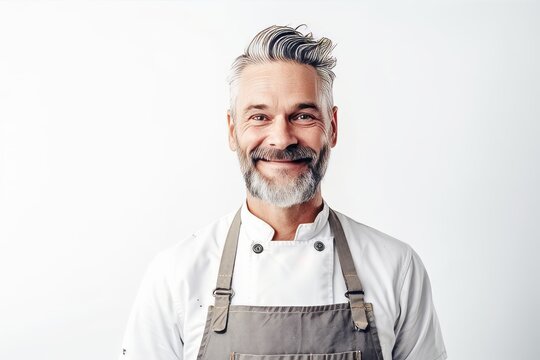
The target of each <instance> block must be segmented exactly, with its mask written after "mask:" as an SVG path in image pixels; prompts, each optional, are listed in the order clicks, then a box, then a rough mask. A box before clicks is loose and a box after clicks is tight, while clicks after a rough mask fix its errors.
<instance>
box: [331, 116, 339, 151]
mask: <svg viewBox="0 0 540 360" xmlns="http://www.w3.org/2000/svg"><path fill="white" fill-rule="evenodd" d="M330 131H331V134H330V146H331V147H334V146H336V143H337V135H338V107H337V106H334V107H332V119H330Z"/></svg>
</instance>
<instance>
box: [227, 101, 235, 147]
mask: <svg viewBox="0 0 540 360" xmlns="http://www.w3.org/2000/svg"><path fill="white" fill-rule="evenodd" d="M227 128H228V129H229V131H228V133H229V148H230V149H231V150H232V151H236V149H237V148H238V144H237V143H236V134H235V131H236V130H235V128H234V119H233V117H232V116H231V110H227Z"/></svg>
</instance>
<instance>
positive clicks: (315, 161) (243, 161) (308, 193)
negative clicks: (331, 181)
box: [236, 144, 330, 208]
mask: <svg viewBox="0 0 540 360" xmlns="http://www.w3.org/2000/svg"><path fill="white" fill-rule="evenodd" d="M268 152H269V153H272V154H275V156H273V157H275V158H278V159H291V160H293V159H298V158H303V157H305V155H310V157H311V161H310V162H309V163H308V169H307V170H306V171H305V172H304V173H302V174H301V175H300V176H298V177H296V178H292V179H291V181H289V182H287V183H284V184H279V183H276V182H274V181H273V180H272V179H268V178H267V177H265V176H264V175H262V174H261V173H260V172H259V170H257V168H256V167H255V162H256V161H257V160H256V158H257V157H258V155H257V154H265V153H268ZM236 154H237V156H238V160H239V162H240V170H241V171H242V175H243V176H244V181H245V183H246V188H247V190H248V192H249V193H250V194H251V195H252V196H253V197H255V198H258V199H261V200H263V201H265V202H267V203H270V204H272V205H274V206H277V207H281V208H288V207H291V206H294V205H298V204H302V203H305V202H307V201H309V200H311V199H313V197H314V196H315V194H316V193H317V191H318V190H319V188H320V183H321V180H322V178H323V177H324V174H325V172H326V168H327V167H328V160H329V158H330V147H329V146H328V144H324V146H323V147H322V149H321V151H320V152H319V153H318V154H317V153H316V152H315V151H314V150H313V149H311V148H307V147H301V146H298V145H292V146H290V147H288V148H287V149H286V150H283V151H280V150H266V149H260V148H256V149H254V150H253V151H252V152H251V154H250V155H249V156H248V155H247V154H246V153H245V152H243V151H242V150H240V149H238V150H237V152H236ZM261 156H262V155H261ZM262 157H264V156H262ZM259 161H263V160H259ZM278 177H284V178H288V177H290V175H289V173H288V171H286V170H283V171H281V174H278Z"/></svg>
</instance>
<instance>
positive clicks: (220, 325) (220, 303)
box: [212, 208, 242, 332]
mask: <svg viewBox="0 0 540 360" xmlns="http://www.w3.org/2000/svg"><path fill="white" fill-rule="evenodd" d="M241 210H242V208H240V209H238V211H237V212H236V215H235V216H234V219H233V221H232V224H231V227H230V228H229V232H228V233H227V239H226V240H225V245H224V246H223V254H222V255H221V263H220V265H219V274H218V279H217V284H216V288H215V289H214V297H215V298H216V300H215V304H214V312H213V315H212V330H213V331H215V332H223V331H225V329H226V328H227V319H228V317H229V305H230V304H231V298H232V297H233V295H234V291H233V290H232V288H231V284H232V274H233V271H234V261H235V259H236V248H237V247H238V235H239V234H240V224H241V223H242V221H241V219H240V213H241Z"/></svg>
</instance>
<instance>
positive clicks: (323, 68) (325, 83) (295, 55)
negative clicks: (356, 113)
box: [227, 24, 336, 120]
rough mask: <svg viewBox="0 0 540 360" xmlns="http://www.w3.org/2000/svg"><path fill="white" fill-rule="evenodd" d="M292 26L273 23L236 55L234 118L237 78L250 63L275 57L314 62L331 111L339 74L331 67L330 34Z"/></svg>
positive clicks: (231, 83) (231, 85)
mask: <svg viewBox="0 0 540 360" xmlns="http://www.w3.org/2000/svg"><path fill="white" fill-rule="evenodd" d="M301 26H306V25H305V24H303V25H300V26H298V27H296V28H292V27H290V26H277V25H273V26H270V27H268V28H266V29H264V30H263V31H261V32H259V33H258V34H257V35H255V37H254V38H253V40H251V43H250V44H249V45H248V47H247V48H246V50H245V52H244V54H242V55H240V56H239V57H237V58H236V59H235V60H234V62H233V64H232V66H231V73H230V75H229V77H228V79H227V80H228V82H229V89H230V109H229V110H230V112H231V116H232V118H233V120H234V119H235V108H236V95H237V92H238V91H237V85H238V80H239V78H240V76H241V74H242V71H243V70H244V68H245V67H246V66H248V65H250V64H261V63H267V62H273V61H294V62H297V63H299V64H306V65H311V66H313V67H314V68H315V70H316V71H317V74H318V75H319V78H320V85H321V90H322V94H321V95H322V96H323V99H324V101H325V105H326V106H327V111H328V113H329V114H330V115H331V114H332V107H333V106H334V98H333V95H332V85H333V83H334V78H335V77H336V75H335V74H334V72H333V71H332V69H333V68H334V66H336V58H334V57H332V50H333V49H334V47H335V45H334V44H332V40H330V39H328V38H325V37H323V38H320V39H319V40H315V39H314V38H313V34H312V33H307V34H305V35H304V34H302V33H301V32H300V31H298V28H299V27H301ZM306 27H307V26H306Z"/></svg>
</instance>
